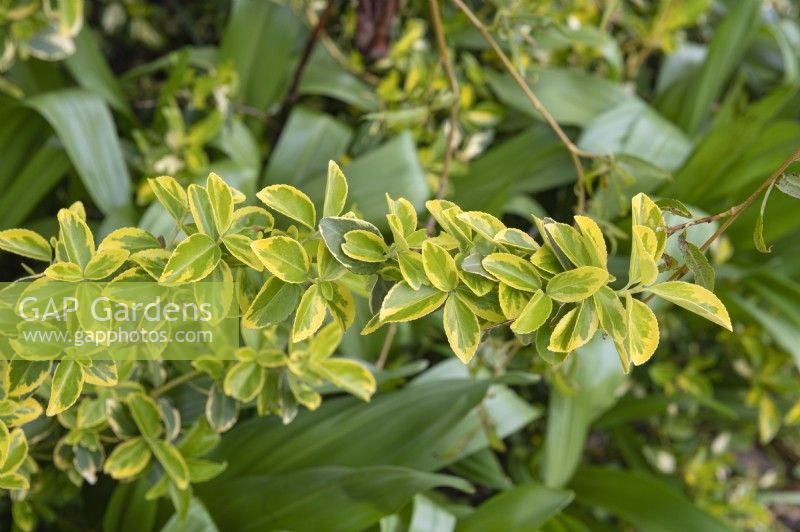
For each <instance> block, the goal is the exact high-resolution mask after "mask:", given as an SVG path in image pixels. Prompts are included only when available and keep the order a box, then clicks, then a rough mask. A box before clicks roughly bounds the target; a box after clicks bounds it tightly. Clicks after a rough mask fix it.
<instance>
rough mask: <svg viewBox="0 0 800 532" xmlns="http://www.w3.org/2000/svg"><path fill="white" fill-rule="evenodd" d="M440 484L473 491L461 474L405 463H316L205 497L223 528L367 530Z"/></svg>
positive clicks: (240, 481)
mask: <svg viewBox="0 0 800 532" xmlns="http://www.w3.org/2000/svg"><path fill="white" fill-rule="evenodd" d="M435 487H448V488H453V489H458V490H462V491H466V490H469V489H470V486H469V484H467V483H466V482H464V481H463V480H461V479H458V478H456V477H451V476H445V475H434V474H430V473H422V472H420V471H415V470H413V469H408V468H403V467H389V466H374V467H363V468H352V467H316V468H310V469H304V470H303V471H297V472H294V473H287V474H284V475H275V476H252V475H248V476H241V477H237V478H235V479H232V480H229V481H227V482H225V483H223V484H221V485H219V490H220V491H216V490H215V491H212V492H207V495H206V496H204V498H203V499H204V501H205V503H206V505H207V506H208V508H209V511H210V512H211V515H212V516H213V517H214V520H215V521H216V522H217V523H218V524H219V526H220V528H221V529H223V530H240V531H242V532H245V531H248V530H253V531H260V530H274V529H283V530H326V531H330V532H336V531H342V532H350V531H353V530H362V529H364V528H367V527H368V526H370V525H372V524H374V523H376V522H377V521H378V520H380V518H381V517H383V516H385V515H389V514H392V513H394V512H396V511H398V510H399V509H400V508H401V507H403V506H404V505H405V504H406V503H407V502H408V501H409V500H410V499H411V498H412V497H413V496H414V495H416V494H417V493H421V492H423V491H427V490H429V489H432V488H435ZM219 493H225V497H219V496H218V495H217V494H219Z"/></svg>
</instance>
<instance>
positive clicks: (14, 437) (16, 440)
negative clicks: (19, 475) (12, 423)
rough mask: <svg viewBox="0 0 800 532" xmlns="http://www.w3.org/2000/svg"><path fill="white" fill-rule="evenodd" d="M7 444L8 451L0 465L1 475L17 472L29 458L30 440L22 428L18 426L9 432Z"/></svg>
mask: <svg viewBox="0 0 800 532" xmlns="http://www.w3.org/2000/svg"><path fill="white" fill-rule="evenodd" d="M5 445H6V448H7V451H6V453H5V460H4V461H3V465H2V467H0V476H4V475H8V474H11V473H14V472H16V471H17V470H18V469H19V468H20V467H21V466H22V464H23V463H24V462H25V459H26V458H28V440H27V438H26V437H25V433H24V432H23V431H22V429H21V428H16V429H14V430H12V431H11V432H10V433H9V435H8V440H7V442H6V444H5Z"/></svg>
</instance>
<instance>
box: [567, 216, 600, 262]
mask: <svg viewBox="0 0 800 532" xmlns="http://www.w3.org/2000/svg"><path fill="white" fill-rule="evenodd" d="M575 223H577V224H578V229H579V230H580V232H581V236H582V237H583V247H584V248H585V249H586V252H587V253H588V254H589V257H590V259H591V261H592V266H597V267H598V268H603V269H605V268H606V267H607V266H608V250H607V249H606V241H605V239H604V238H603V232H602V231H601V230H600V226H598V225H597V222H595V221H594V220H592V219H591V218H589V217H588V216H575Z"/></svg>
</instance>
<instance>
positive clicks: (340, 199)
mask: <svg viewBox="0 0 800 532" xmlns="http://www.w3.org/2000/svg"><path fill="white" fill-rule="evenodd" d="M346 203H347V179H346V178H345V177H344V174H343V173H342V170H341V168H339V165H338V164H336V163H335V162H333V161H328V179H327V181H326V182H325V200H324V202H323V207H322V216H339V215H340V214H341V213H342V211H343V210H344V206H345V204H346Z"/></svg>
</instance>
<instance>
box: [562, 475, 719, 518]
mask: <svg viewBox="0 0 800 532" xmlns="http://www.w3.org/2000/svg"><path fill="white" fill-rule="evenodd" d="M570 488H571V489H573V490H574V491H575V494H576V498H577V499H578V500H579V501H582V503H583V504H587V505H590V506H593V507H600V508H604V509H606V510H607V511H609V512H610V513H612V514H614V515H616V516H619V517H620V518H621V519H624V520H625V521H627V522H629V523H630V524H631V525H633V526H634V527H635V528H636V529H637V530H652V531H657V532H672V531H675V530H702V531H703V532H731V531H732V530H733V528H732V527H730V526H728V525H726V524H724V523H722V522H721V521H719V520H718V519H717V518H716V517H713V516H712V515H711V514H708V513H706V512H704V511H703V510H702V509H700V508H699V507H698V505H697V504H696V502H694V501H692V500H689V499H688V498H687V497H686V496H685V495H684V494H683V493H682V492H681V491H679V490H677V489H675V488H674V487H673V486H671V485H669V484H668V483H667V482H665V481H663V480H660V479H658V478H656V477H655V476H653V475H649V474H647V473H645V472H643V471H622V470H619V469H617V468H612V467H582V468H581V469H579V470H578V472H577V474H576V475H575V477H574V478H573V479H572V482H571V483H570Z"/></svg>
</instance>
